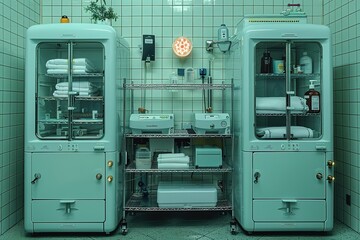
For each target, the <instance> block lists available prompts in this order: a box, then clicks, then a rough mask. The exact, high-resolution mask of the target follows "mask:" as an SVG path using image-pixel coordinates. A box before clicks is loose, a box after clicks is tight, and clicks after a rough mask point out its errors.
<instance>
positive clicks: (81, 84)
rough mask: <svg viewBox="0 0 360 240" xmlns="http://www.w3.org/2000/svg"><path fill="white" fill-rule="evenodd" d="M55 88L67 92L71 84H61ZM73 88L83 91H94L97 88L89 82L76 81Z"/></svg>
mask: <svg viewBox="0 0 360 240" xmlns="http://www.w3.org/2000/svg"><path fill="white" fill-rule="evenodd" d="M55 88H56V89H58V90H67V89H69V82H60V83H58V84H56V85H55ZM72 88H73V89H74V88H80V89H81V88H83V89H94V88H96V87H95V86H94V85H93V84H92V83H91V82H88V81H83V82H80V81H75V82H72Z"/></svg>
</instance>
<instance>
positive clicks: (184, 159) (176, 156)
mask: <svg viewBox="0 0 360 240" xmlns="http://www.w3.org/2000/svg"><path fill="white" fill-rule="evenodd" d="M189 162H190V158H189V156H186V155H185V154H184V153H162V154H159V156H158V158H157V163H158V169H188V168H189Z"/></svg>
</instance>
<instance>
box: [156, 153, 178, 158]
mask: <svg viewBox="0 0 360 240" xmlns="http://www.w3.org/2000/svg"><path fill="white" fill-rule="evenodd" d="M184 156H185V154H184V153H160V154H159V155H158V159H161V158H175V157H184Z"/></svg>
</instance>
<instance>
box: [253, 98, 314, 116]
mask: <svg viewBox="0 0 360 240" xmlns="http://www.w3.org/2000/svg"><path fill="white" fill-rule="evenodd" d="M290 107H291V108H292V109H291V111H292V112H297V113H306V112H307V111H308V110H309V107H308V106H307V105H306V100H305V99H304V98H302V97H298V96H291V97H290ZM285 111H286V98H285V97H257V98H256V113H283V112H285Z"/></svg>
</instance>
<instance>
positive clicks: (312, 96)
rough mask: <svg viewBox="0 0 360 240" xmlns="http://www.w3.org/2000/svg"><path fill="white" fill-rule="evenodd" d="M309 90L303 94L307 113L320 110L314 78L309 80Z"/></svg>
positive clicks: (318, 94)
mask: <svg viewBox="0 0 360 240" xmlns="http://www.w3.org/2000/svg"><path fill="white" fill-rule="evenodd" d="M309 81H310V85H309V91H307V92H306V93H305V94H304V98H305V99H306V105H307V106H308V107H309V110H308V113H319V112H320V93H319V92H318V91H316V90H315V82H316V80H309Z"/></svg>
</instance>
